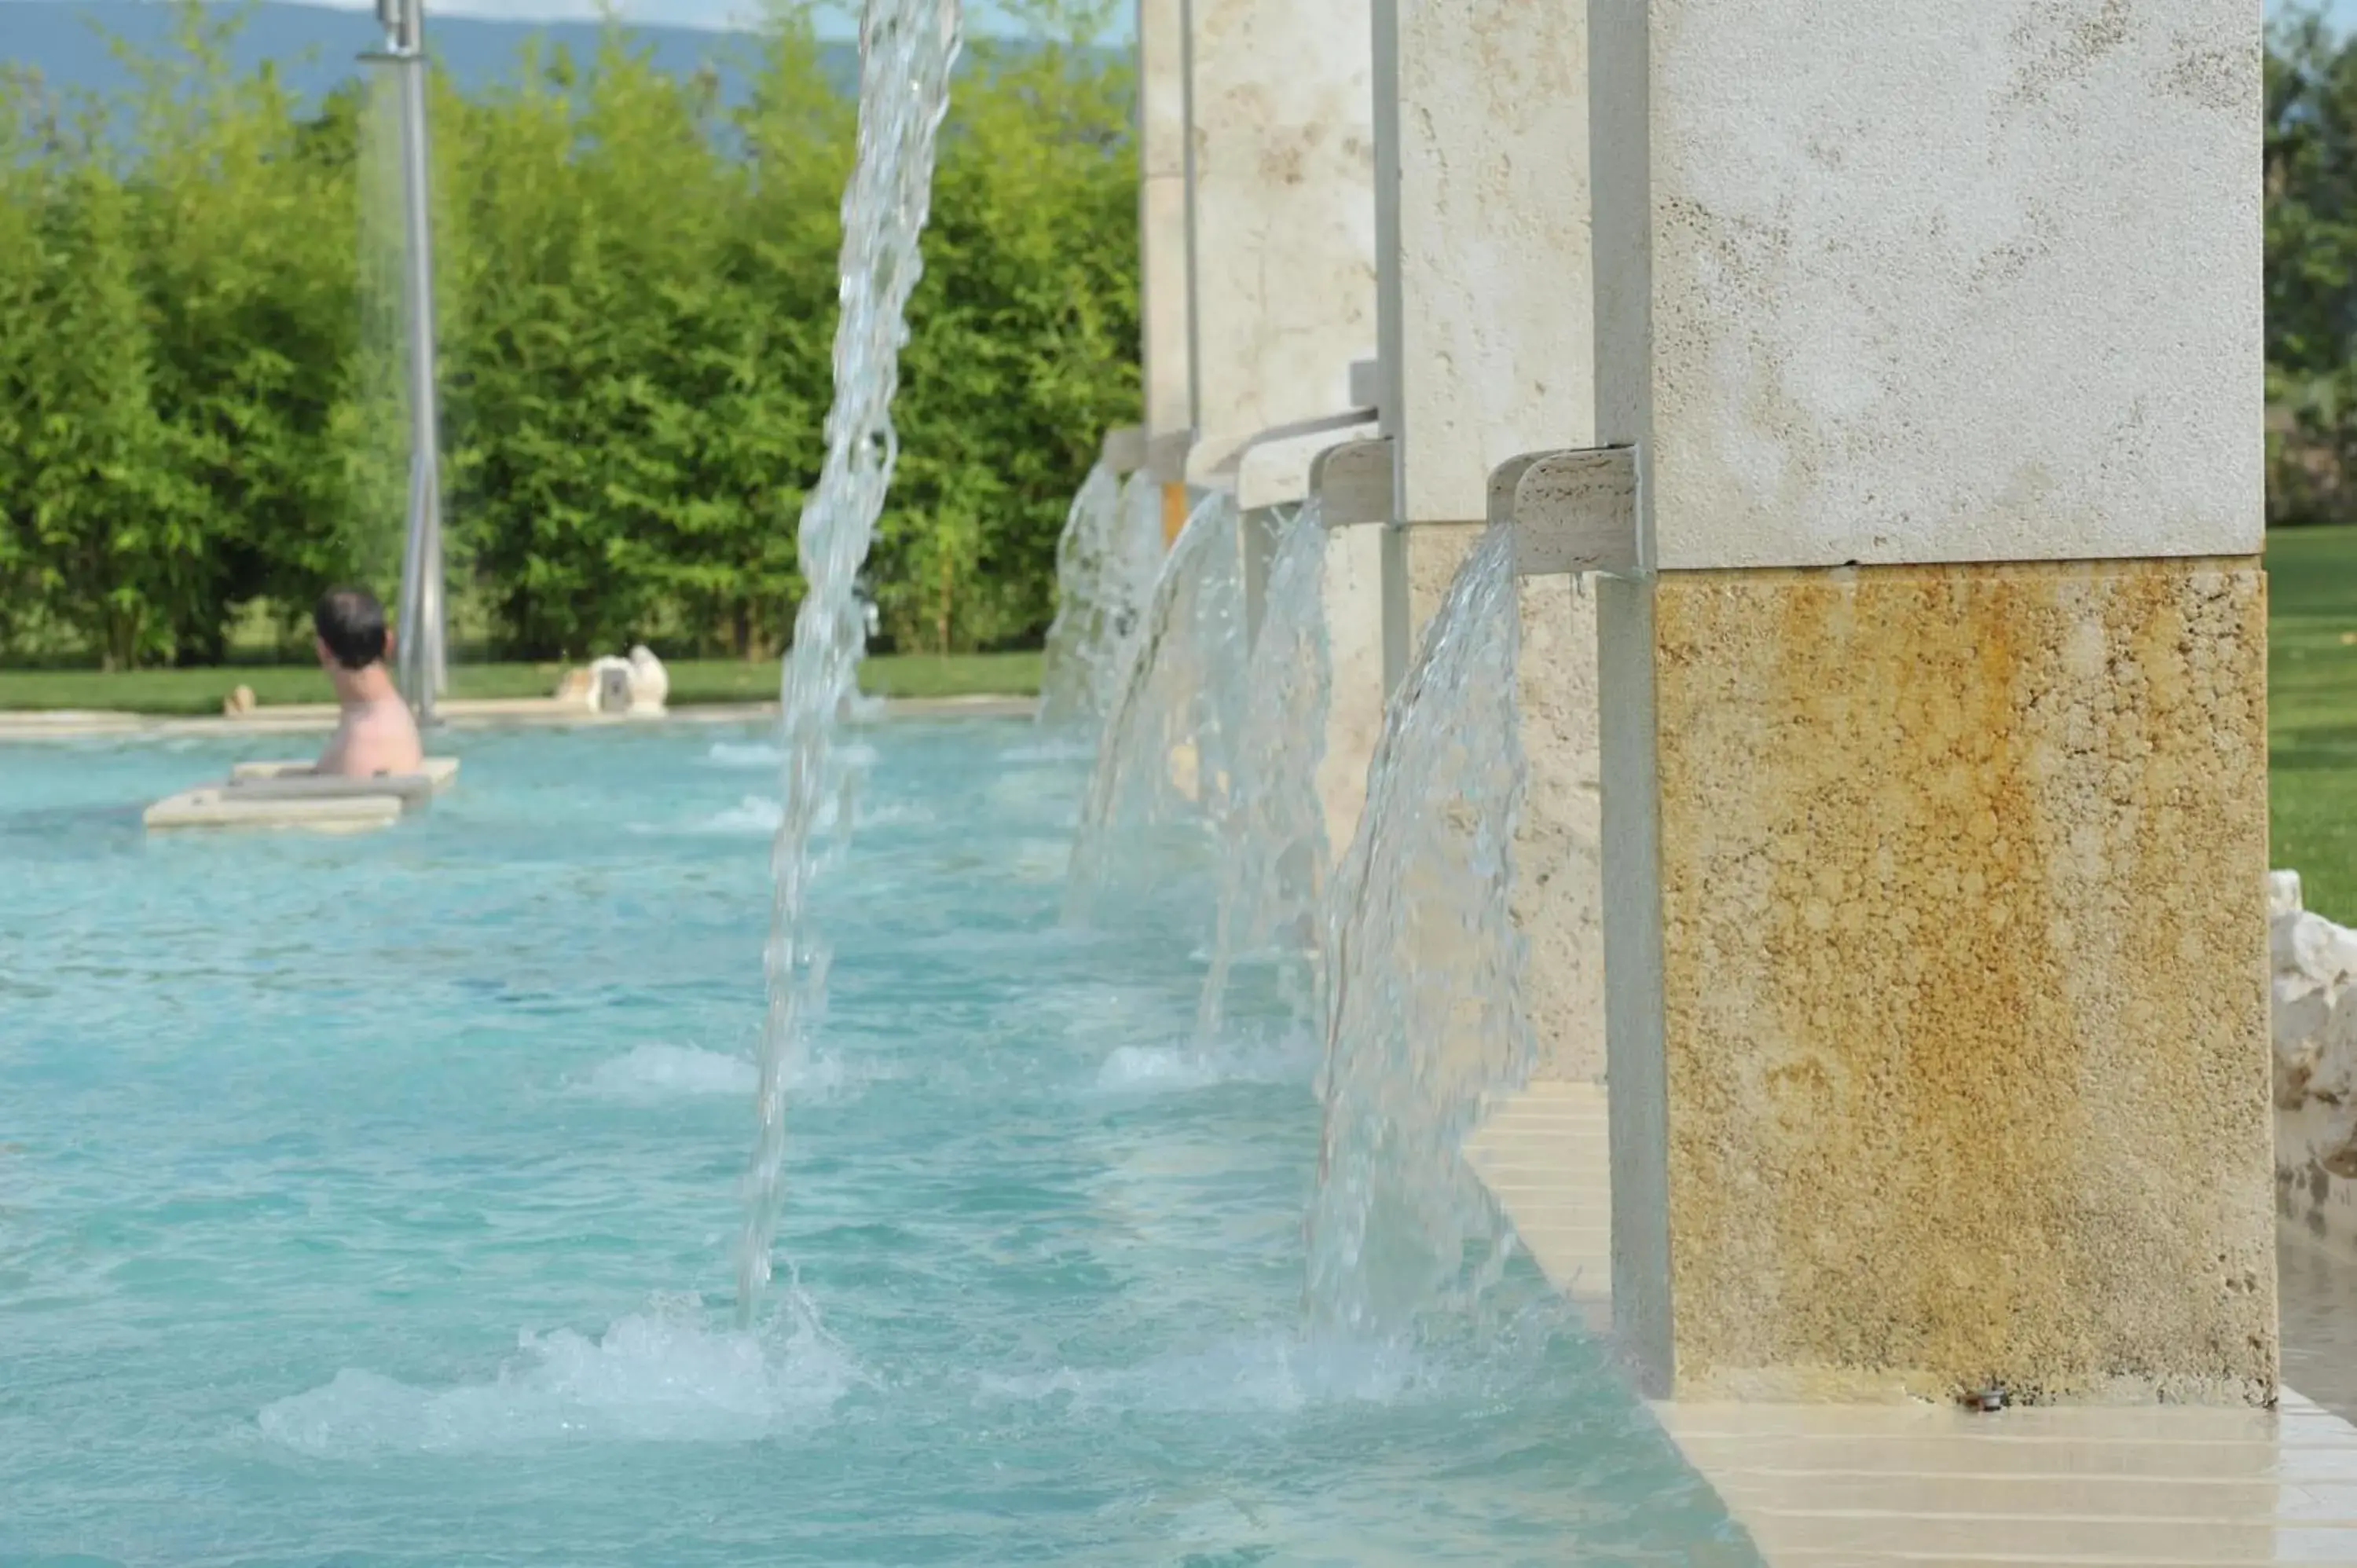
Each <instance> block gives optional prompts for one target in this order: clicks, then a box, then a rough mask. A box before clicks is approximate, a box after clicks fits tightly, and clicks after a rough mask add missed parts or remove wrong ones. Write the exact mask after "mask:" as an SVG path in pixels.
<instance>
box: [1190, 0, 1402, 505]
mask: <svg viewBox="0 0 2357 1568" xmlns="http://www.w3.org/2000/svg"><path fill="white" fill-rule="evenodd" d="M1367 5H1368V0H1189V5H1188V7H1187V18H1188V27H1189V37H1188V55H1187V64H1188V72H1189V74H1188V88H1187V113H1188V127H1187V134H1188V138H1189V160H1188V179H1189V188H1188V203H1189V206H1188V214H1189V217H1188V236H1189V266H1190V268H1191V278H1192V284H1191V288H1192V294H1191V299H1192V315H1191V331H1192V334H1193V338H1192V345H1191V350H1190V351H1191V359H1192V376H1193V387H1194V400H1193V401H1194V422H1195V425H1196V428H1197V431H1198V435H1199V440H1198V446H1197V451H1196V453H1195V454H1194V455H1193V456H1190V459H1189V467H1190V471H1193V472H1197V473H1202V474H1208V473H1216V472H1225V471H1229V470H1231V469H1232V467H1233V466H1234V464H1235V462H1236V460H1237V458H1238V456H1239V455H1240V454H1241V453H1242V451H1243V448H1244V446H1246V445H1248V444H1249V443H1251V442H1252V441H1254V440H1255V439H1260V438H1263V437H1264V436H1265V433H1267V432H1270V431H1274V430H1282V429H1288V428H1292V427H1295V426H1299V425H1303V424H1305V423H1306V422H1312V421H1317V420H1321V419H1327V418H1330V417H1331V416H1333V415H1336V414H1339V413H1346V412H1347V411H1349V409H1350V408H1351V402H1350V396H1351V363H1352V361H1354V360H1359V359H1361V358H1363V357H1364V356H1365V355H1366V354H1367V353H1368V352H1369V350H1370V349H1372V348H1373V347H1374V345H1375V343H1376V323H1375V232H1374V231H1375V200H1374V127H1373V94H1372V87H1371V85H1370V76H1371V72H1372V62H1371V56H1372V48H1373V44H1372V37H1371V31H1372V30H1371V27H1370V23H1369V17H1368V9H1367Z"/></svg>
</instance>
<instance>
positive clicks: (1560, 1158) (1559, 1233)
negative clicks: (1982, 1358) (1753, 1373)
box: [1466, 1083, 2357, 1568]
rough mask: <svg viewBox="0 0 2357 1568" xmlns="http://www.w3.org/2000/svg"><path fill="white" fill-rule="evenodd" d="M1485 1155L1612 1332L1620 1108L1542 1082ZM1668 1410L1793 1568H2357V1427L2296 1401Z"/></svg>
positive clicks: (1482, 1134)
mask: <svg viewBox="0 0 2357 1568" xmlns="http://www.w3.org/2000/svg"><path fill="white" fill-rule="evenodd" d="M1466 1159H1467V1162H1468V1163H1469V1165H1472V1167H1473V1168H1474V1169H1475V1170H1476V1171H1477V1172H1478V1173H1480V1176H1481V1177H1482V1179H1483V1181H1484V1182H1485V1183H1486V1184H1487V1185H1488V1186H1489V1187H1490V1189H1491V1192H1492V1193H1493V1194H1495V1195H1496V1197H1497V1199H1498V1202H1499V1206H1500V1207H1501V1208H1502V1209H1503V1210H1504V1211H1505V1213H1506V1215H1507V1218H1508V1219H1510V1220H1512V1223H1513V1225H1514V1228H1515V1230H1516V1231H1517V1233H1518V1234H1519V1235H1520V1236H1521V1238H1522V1240H1523V1246H1524V1247H1525V1248H1527V1249H1528V1250H1529V1251H1530V1253H1531V1255H1532V1257H1533V1258H1534V1260H1535V1261H1536V1262H1537V1263H1538V1265H1539V1267H1540V1268H1541V1269H1542V1270H1543V1271H1544V1273H1545V1274H1546V1276H1547V1278H1548V1279H1549V1280H1550V1281H1551V1282H1552V1283H1555V1285H1556V1286H1557V1287H1558V1288H1559V1289H1562V1290H1563V1291H1565V1292H1566V1294H1569V1295H1571V1296H1572V1297H1573V1298H1574V1299H1575V1300H1576V1301H1577V1302H1578V1303H1579V1305H1580V1306H1581V1309H1582V1312H1583V1316H1586V1317H1587V1319H1588V1321H1589V1322H1590V1323H1591V1324H1596V1325H1598V1326H1602V1325H1604V1324H1605V1323H1607V1322H1609V1317H1610V1314H1611V1303H1610V1279H1611V1163H1610V1156H1609V1135H1608V1133H1607V1128H1606V1100H1605V1095H1604V1091H1603V1090H1602V1089H1601V1088H1600V1087H1598V1086H1597V1085H1594V1084H1567V1083H1534V1084H1533V1085H1531V1086H1530V1088H1528V1089H1527V1090H1523V1091H1522V1092H1521V1093H1519V1094H1516V1095H1514V1096H1512V1097H1511V1098H1509V1099H1507V1100H1505V1101H1502V1102H1501V1103H1500V1104H1499V1105H1497V1106H1496V1107H1495V1108H1494V1109H1493V1110H1492V1112H1491V1114H1490V1116H1489V1117H1488V1119H1487V1120H1486V1121H1485V1122H1483V1123H1482V1125H1481V1126H1480V1128H1479V1129H1478V1130H1477V1131H1476V1133H1474V1135H1473V1137H1472V1138H1470V1139H1469V1140H1468V1142H1467V1146H1466ZM2343 1267H2344V1268H2345V1269H2346V1271H2347V1272H2348V1273H2350V1274H2351V1275H2352V1276H2357V1264H2348V1265H2343ZM2303 1288H2305V1287H2303ZM2309 1294H2317V1293H2314V1292H2311V1293H2309ZM2340 1294H2341V1295H2345V1296H2349V1297H2350V1298H2351V1299H2352V1300H2357V1287H2352V1286H2351V1285H2350V1284H2349V1283H2348V1282H2346V1281H2342V1282H2341V1283H2340ZM2319 1299H2324V1298H2323V1297H2321V1296H2319ZM2286 1316H2287V1324H2288V1323H2291V1322H2294V1321H2297V1319H2296V1318H2295V1316H2294V1304H2293V1302H2292V1301H2287V1307H2286ZM2344 1335H2345V1338H2344V1339H2343V1340H2341V1341H2337V1342H2336V1343H2357V1323H2352V1325H2350V1326H2349V1328H2348V1329H2347V1330H2345V1331H2344ZM2298 1349H2299V1347H2298V1346H2297V1345H2295V1346H2292V1347H2289V1348H2287V1357H2286V1359H2287V1362H2290V1363H2293V1364H2298V1361H2299V1358H2298V1354H2297V1352H2298ZM2334 1359H2338V1356H2337V1354H2336V1355H2335V1357H2334ZM1652 1408H1653V1410H1654V1412H1655V1414H1656V1416H1657V1418H1658V1419H1659V1420H1660V1421H1661V1423H1662V1426H1663V1430H1664V1431H1665V1432H1667V1433H1668V1434H1669V1436H1670V1437H1671V1439H1672V1440H1673V1441H1674V1442H1675V1443H1676V1444H1677V1445H1678V1447H1679V1449H1680V1450H1681V1452H1683V1453H1684V1455H1685V1457H1686V1459H1687V1461H1688V1462H1689V1463H1690V1464H1692V1465H1693V1466H1695V1469H1697V1470H1698V1471H1700V1472H1701V1473H1702V1475H1703V1477H1705V1478H1706V1480H1708V1481H1709V1483H1710V1484H1711V1486H1712V1487H1713V1488H1715V1489H1716V1490H1717V1493H1718V1495H1719V1497H1720V1498H1721V1499H1722V1500H1723V1501H1724V1502H1725V1503H1726V1504H1727V1509H1728V1511H1729V1512H1730V1513H1731V1514H1732V1515H1733V1516H1734V1518H1735V1519H1736V1520H1737V1521H1738V1523H1740V1524H1741V1525H1742V1526H1743V1527H1744V1529H1745V1530H1747V1531H1749V1534H1750V1536H1751V1539H1752V1541H1753V1543H1754V1544H1755V1545H1756V1546H1757V1547H1758V1548H1759V1550H1760V1555H1761V1557H1762V1558H1763V1559H1764V1560H1765V1561H1766V1562H1767V1563H1770V1565H1771V1568H1882V1565H1886V1564H1887V1565H1900V1564H1910V1565H1911V1564H1953V1565H1956V1568H1964V1565H1968V1564H1988V1565H1990V1568H2258V1565H2263V1564H2265V1565H2273V1564H2294V1563H2298V1564H2305V1565H2309V1568H2317V1565H2331V1568H2357V1426H2352V1425H2351V1424H2350V1423H2349V1422H2347V1421H2345V1420H2343V1419H2342V1418H2341V1416H2340V1415H2337V1414H2335V1413H2333V1412H2330V1411H2328V1410H2326V1409H2324V1408H2322V1407H2320V1406H2319V1405H2317V1404H2315V1403H2313V1402H2310V1401H2309V1400H2307V1399H2304V1398H2302V1397H2300V1396H2299V1395H2298V1394H2296V1393H2293V1392H2291V1391H2289V1390H2286V1391H2285V1392H2284V1395H2283V1399H2282V1402H2281V1404H2280V1405H2279V1407H2278V1408H2277V1409H2276V1410H2274V1411H2236V1410H2208V1409H2200V1408H2195V1407H2190V1406H2183V1405H2170V1406H2158V1407H2156V1406H2150V1405H2143V1406H2134V1407H2122V1408H2116V1409H2109V1408H2107V1409H2092V1408H2038V1409H2025V1410H2014V1411H2007V1412H2001V1413H1998V1414H1995V1415H1979V1414H1973V1413H1969V1412H1964V1411H1962V1410H1957V1409H1953V1408H1948V1407H1943V1406H1932V1405H1925V1404H1882V1405H1772V1404H1698V1403H1684V1402H1660V1403H1657V1404H1655V1405H1654V1406H1653V1407H1652Z"/></svg>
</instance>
